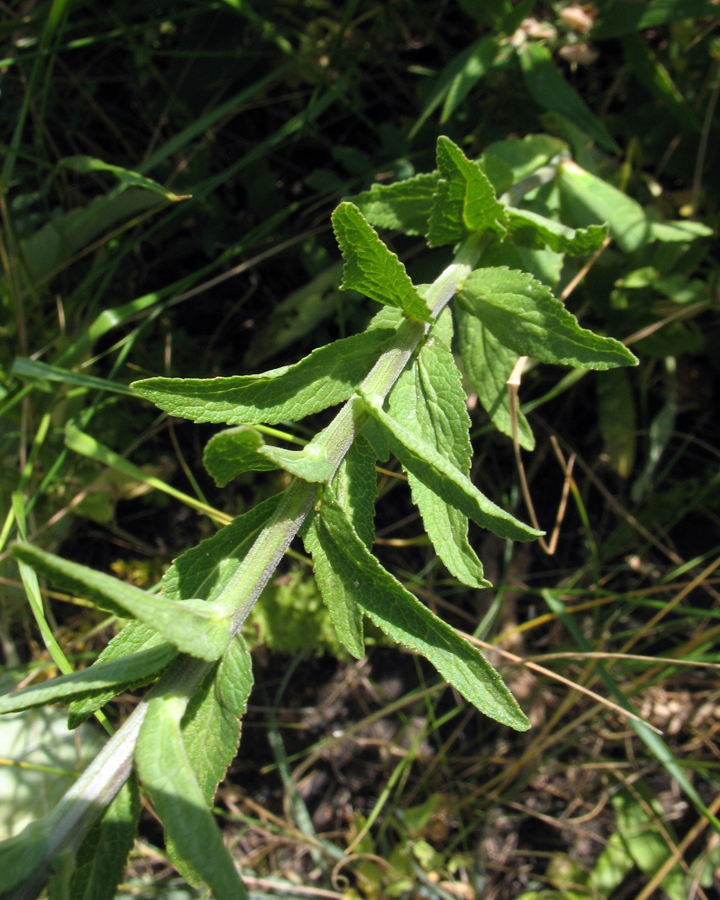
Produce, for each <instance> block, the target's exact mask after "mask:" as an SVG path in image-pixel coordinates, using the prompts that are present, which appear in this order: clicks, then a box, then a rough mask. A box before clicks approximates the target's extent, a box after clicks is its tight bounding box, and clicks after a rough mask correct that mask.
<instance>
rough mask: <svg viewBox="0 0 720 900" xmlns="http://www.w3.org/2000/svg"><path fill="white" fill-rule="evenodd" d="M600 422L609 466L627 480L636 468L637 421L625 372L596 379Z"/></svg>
mask: <svg viewBox="0 0 720 900" xmlns="http://www.w3.org/2000/svg"><path fill="white" fill-rule="evenodd" d="M596 383H597V393H598V418H599V423H600V431H601V432H602V436H603V440H604V441H605V453H606V454H607V456H608V459H609V460H610V465H611V466H612V467H613V469H615V471H616V472H617V473H618V475H619V476H620V477H621V478H628V477H629V476H630V473H631V472H632V470H633V466H634V465H635V448H636V443H637V435H636V431H637V421H636V418H635V401H634V400H633V395H632V389H631V387H630V379H629V378H628V376H627V372H625V370H624V369H611V370H610V371H608V372H601V373H598V375H597V382H596Z"/></svg>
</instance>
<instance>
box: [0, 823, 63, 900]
mask: <svg viewBox="0 0 720 900" xmlns="http://www.w3.org/2000/svg"><path fill="white" fill-rule="evenodd" d="M50 827H51V824H50V823H48V822H47V820H46V819H40V820H39V821H38V822H31V823H30V824H29V825H28V826H26V827H25V828H24V829H23V830H22V831H21V832H20V834H16V835H14V836H13V837H11V838H8V839H7V840H4V841H0V897H6V896H8V895H9V892H10V890H11V889H12V888H15V887H17V886H18V885H20V884H22V882H23V881H25V880H26V879H28V878H30V876H31V875H32V874H33V872H35V871H36V870H37V869H40V868H43V867H44V868H47V860H48V857H49V855H50V852H49V846H50Z"/></svg>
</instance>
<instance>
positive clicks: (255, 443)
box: [203, 425, 277, 487]
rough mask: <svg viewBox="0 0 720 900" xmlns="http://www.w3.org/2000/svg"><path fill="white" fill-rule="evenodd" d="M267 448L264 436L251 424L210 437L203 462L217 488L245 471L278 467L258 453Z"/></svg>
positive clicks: (261, 470)
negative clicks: (264, 447)
mask: <svg viewBox="0 0 720 900" xmlns="http://www.w3.org/2000/svg"><path fill="white" fill-rule="evenodd" d="M264 445H265V441H264V440H263V437H262V435H261V434H260V432H259V431H255V429H254V428H251V427H250V426H249V425H238V426H237V427H236V428H226V429H225V431H221V432H220V433H219V434H216V435H214V436H213V437H211V438H210V440H209V441H208V442H207V444H206V446H205V452H204V453H203V463H204V464H205V468H206V469H207V470H208V472H209V474H210V475H211V476H212V479H213V481H214V482H215V484H216V485H217V486H218V487H225V485H226V484H228V482H230V481H232V480H233V478H235V477H237V476H238V475H242V473H243V472H267V471H270V470H272V469H277V465H276V464H275V463H274V462H273V461H272V460H270V459H268V457H267V456H263V454H261V453H258V450H259V449H260V447H263V446H264Z"/></svg>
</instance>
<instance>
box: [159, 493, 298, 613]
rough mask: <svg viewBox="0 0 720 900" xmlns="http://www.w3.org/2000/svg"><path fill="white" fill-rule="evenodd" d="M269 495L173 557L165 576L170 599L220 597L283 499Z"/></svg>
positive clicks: (166, 593) (277, 495) (208, 598)
mask: <svg viewBox="0 0 720 900" xmlns="http://www.w3.org/2000/svg"><path fill="white" fill-rule="evenodd" d="M283 496H284V495H283V493H280V494H276V495H275V496H273V497H268V498H267V500H263V501H262V502H261V503H258V504H256V505H255V506H254V507H253V508H252V509H251V510H249V511H248V512H246V513H244V514H243V515H241V516H238V517H237V518H235V519H233V521H232V522H231V523H230V524H229V525H226V526H225V528H223V529H221V530H220V531H218V533H217V534H214V535H213V536H212V537H209V538H206V539H205V540H204V541H200V543H199V544H198V545H197V546H195V547H192V548H191V549H190V550H187V551H186V552H185V553H183V554H182V556H179V557H178V558H177V559H176V560H174V562H173V564H172V565H171V566H170V568H169V569H168V570H167V572H166V573H165V575H164V576H163V580H162V585H163V594H164V596H165V598H166V599H167V600H172V601H177V600H189V599H191V598H193V597H200V598H201V599H202V600H206V601H208V602H212V601H214V600H217V599H218V597H219V596H220V594H221V593H222V592H223V590H224V589H225V587H226V586H227V584H228V582H229V581H230V579H231V578H232V577H233V575H234V574H235V572H236V571H237V570H238V568H239V566H240V564H241V563H242V561H243V559H244V558H245V555H246V554H247V552H248V550H249V549H250V547H251V546H252V545H253V543H254V542H255V539H256V538H257V536H258V534H259V533H260V531H261V530H262V529H263V528H264V526H265V524H266V523H267V521H268V520H269V519H270V517H271V516H272V515H273V513H274V512H275V510H276V509H277V508H278V506H279V505H280V502H281V501H282V499H283Z"/></svg>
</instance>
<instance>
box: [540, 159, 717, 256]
mask: <svg viewBox="0 0 720 900" xmlns="http://www.w3.org/2000/svg"><path fill="white" fill-rule="evenodd" d="M557 183H558V186H559V188H560V202H561V205H562V210H563V217H564V218H565V217H566V218H567V219H568V220H569V221H571V222H573V224H575V225H589V224H590V223H592V222H607V223H608V225H609V226H610V234H611V235H612V236H613V240H614V241H616V242H617V245H618V246H619V247H620V249H621V250H624V251H625V253H633V252H635V251H636V250H638V249H639V248H640V247H642V246H644V245H645V244H647V243H650V242H651V241H655V240H658V241H694V240H697V238H699V237H709V236H710V235H711V234H712V229H711V228H708V226H707V225H703V223H702V222H655V221H653V220H652V219H649V218H648V216H647V215H646V213H645V210H644V209H643V208H642V206H640V204H639V203H638V202H637V200H633V199H632V197H628V195H627V194H623V192H622V191H619V190H618V189H617V188H616V187H613V186H612V185H611V184H608V182H607V181H603V180H602V178H598V177H597V176H595V175H592V174H591V173H590V172H587V171H585V169H583V168H581V167H580V166H578V165H577V164H576V163H574V162H573V161H572V160H567V161H566V162H564V163H562V164H561V165H560V166H558V172H557Z"/></svg>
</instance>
